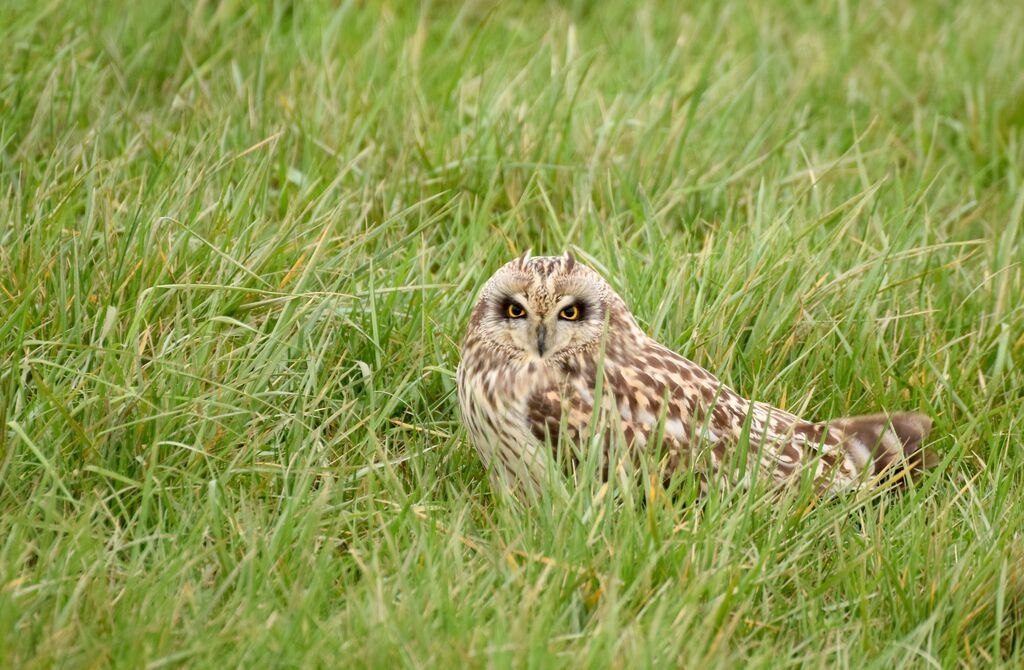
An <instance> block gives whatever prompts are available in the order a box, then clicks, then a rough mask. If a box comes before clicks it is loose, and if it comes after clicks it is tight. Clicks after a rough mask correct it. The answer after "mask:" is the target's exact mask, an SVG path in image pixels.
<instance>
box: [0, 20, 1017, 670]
mask: <svg viewBox="0 0 1024 670" xmlns="http://www.w3.org/2000/svg"><path fill="white" fill-rule="evenodd" d="M0 44H3V50H4V55H3V56H2V57H0V666H3V667H12V668H49V667H60V668H92V667H124V668H164V667H187V668H206V667H303V668H305V667H346V668H348V667H396V666H405V667H425V668H433V667H465V668H476V667H495V668H499V667H566V666H573V667H595V668H603V667H610V668H636V667H685V668H695V667H722V668H731V667H766V668H767V667H771V668H779V667H798V666H799V667H850V668H871V667H874V668H892V667H915V668H950V667H964V668H973V667H998V666H1003V667H1020V666H1021V665H1024V449H1022V440H1021V432H1022V430H1024V369H1022V364H1024V270H1022V260H1024V223H1022V219H1024V67H1022V64H1024V4H1022V3H1014V2H1001V1H997V2H985V1H982V0H965V1H963V2H958V3H952V2H937V1H935V2H932V1H929V2H911V1H910V0H892V1H888V2H884V1H882V0H862V1H857V0H834V1H833V0H818V1H812V2H795V1H794V2H773V1H770V0H754V1H753V2H739V1H737V0H724V1H723V2H706V3H682V2H667V1H665V2H660V1H656V0H636V1H631V0H607V1H605V2H593V3H591V2H554V1H553V0H552V1H543V0H523V1H522V2H515V3H499V2H492V1H489V0H479V1H477V2H467V3H465V4H462V3H456V2H450V1H446V0H436V1H434V2H424V3H417V2H402V1H398V0H391V1H388V2H385V1H381V2H373V1H370V0H365V1H354V0H330V1H329V0H309V1H304V2H292V1H289V0H272V1H268V2H256V3H250V2H242V1H241V0H220V1H219V2H217V1H203V0H199V1H198V2H186V1H185V0H149V1H147V2H138V3H125V2H113V1H110V0H100V1H98V2H88V3H86V2H78V3H75V2H68V1H66V0H64V1H62V0H34V1H30V0H5V1H4V2H3V3H2V4H0ZM528 247H529V248H532V250H533V253H534V254H535V255H539V254H544V253H551V254H554V253H562V251H564V250H566V249H571V250H573V251H574V252H575V253H576V255H577V257H578V258H579V259H580V260H581V262H586V263H588V264H589V265H591V266H592V267H594V268H595V269H598V270H599V271H600V272H602V274H604V275H605V276H606V277H607V278H608V280H609V281H610V282H611V283H612V285H613V286H614V287H615V288H616V290H617V291H618V292H619V293H620V294H621V295H622V296H623V297H624V298H625V299H626V301H627V302H628V303H629V304H630V305H631V307H632V309H633V311H634V313H635V314H636V315H637V317H638V319H639V321H640V323H641V324H642V326H643V327H644V328H645V329H646V330H647V331H648V332H649V333H651V334H653V335H654V336H655V337H657V338H658V339H660V340H661V341H663V342H665V343H666V344H667V345H670V346H672V347H673V348H675V349H676V350H677V351H680V352H681V353H683V354H684V355H686V356H688V357H689V358H691V359H693V360H694V361H696V362H698V363H700V364H701V365H703V366H704V367H706V368H708V369H709V370H711V371H712V372H714V373H715V374H717V375H718V376H719V377H720V378H722V379H723V380H724V381H725V382H726V383H728V384H729V385H730V386H732V387H733V388H736V389H737V390H738V391H739V392H741V393H742V394H744V395H746V396H747V397H756V398H758V399H762V400H766V401H769V402H772V403H774V404H776V405H778V406H781V407H784V408H786V409H788V410H790V411H794V412H797V413H800V414H802V415H806V416H808V417H814V418H818V419H825V418H828V417H832V416H840V415H849V414H859V413H868V412H873V411H877V410H899V409H912V410H921V411H926V412H928V413H929V414H930V415H931V416H933V417H934V419H935V427H934V429H933V436H932V438H931V439H930V445H931V447H932V448H933V450H934V451H935V452H936V453H937V454H939V456H940V458H941V464H940V467H939V468H938V469H937V470H935V471H934V472H932V473H931V474H929V475H928V476H926V477H924V478H922V479H921V480H919V481H916V482H914V483H913V484H912V485H911V486H910V487H909V488H908V489H907V490H906V491H904V492H902V493H893V492H884V493H879V494H866V495H856V496H848V497H843V498H839V499H835V500H824V501H813V500H809V499H808V497H807V496H806V495H803V494H801V495H793V496H784V497H781V498H780V497H777V496H773V495H771V493H770V492H768V491H766V490H765V489H764V488H759V487H756V486H755V487H753V488H751V489H749V490H745V491H743V490H731V491H712V492H711V494H710V495H709V496H708V498H707V499H706V500H704V501H702V502H700V503H699V504H693V501H689V502H687V501H685V500H679V499H677V498H675V497H672V496H666V495H661V494H660V493H659V492H658V491H657V490H651V491H644V490H640V489H636V488H634V487H629V486H624V485H623V484H622V483H621V482H620V481H617V480H612V481H609V482H608V485H607V486H605V485H603V483H602V482H601V481H599V480H598V479H596V478H595V477H594V476H593V475H592V474H588V473H586V472H580V473H577V475H576V476H575V477H574V478H573V480H572V481H570V482H569V484H570V486H569V491H570V494H571V497H570V499H569V500H568V502H566V503H565V504H558V505H555V504H541V505H537V506H535V507H533V508H531V509H523V508H522V507H521V506H519V505H517V504H516V503H515V502H514V501H512V500H509V499H508V498H507V497H506V496H504V495H502V494H501V492H500V491H496V490H495V489H493V488H492V486H491V483H490V481H489V479H488V476H487V473H486V472H485V470H484V469H483V467H482V466H481V464H480V462H479V459H478V458H477V456H476V454H475V453H474V452H473V450H472V448H471V447H470V446H469V443H468V442H467V439H466V434H465V431H464V429H463V428H462V426H461V424H460V421H459V417H458V411H457V401H456V398H455V395H454V393H453V391H454V384H455V379H454V371H455V368H456V366H457V364H458V346H459V341H460V338H461V337H462V333H463V331H464V327H465V322H466V319H467V316H468V313H469V310H470V308H471V306H472V302H473V299H474V296H475V293H476V291H477V289H478V288H479V286H480V285H481V284H482V282H483V281H484V280H485V279H486V278H487V277H488V276H489V275H490V274H491V273H492V272H493V271H494V270H495V269H496V268H497V267H498V266H499V265H500V264H501V263H503V262H505V261H506V260H508V259H510V258H512V257H514V256H515V255H518V253H520V252H521V251H522V250H524V249H526V248H528ZM548 502H549V503H550V501H548Z"/></svg>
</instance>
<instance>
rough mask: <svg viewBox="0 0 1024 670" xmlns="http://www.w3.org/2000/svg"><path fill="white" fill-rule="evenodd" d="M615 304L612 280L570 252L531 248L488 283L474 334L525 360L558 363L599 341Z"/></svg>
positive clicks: (473, 320)
mask: <svg viewBox="0 0 1024 670" xmlns="http://www.w3.org/2000/svg"><path fill="white" fill-rule="evenodd" d="M616 303H618V304H621V300H619V298H618V296H617V295H616V294H615V291H614V290H612V287H611V286H609V285H608V282H606V281H605V280H604V278H602V277H601V275H599V274H598V273H596V272H594V271H593V270H591V269H590V268H588V267H586V266H585V265H582V264H581V263H578V262H576V259H575V258H574V257H573V256H572V254H571V253H566V254H565V255H564V256H538V257H536V258H534V257H531V256H530V252H529V251H527V252H526V253H525V254H523V255H522V256H520V257H519V258H517V259H516V260H514V261H511V262H509V263H506V264H505V265H503V266H502V267H501V268H499V269H498V271H497V272H495V273H494V274H493V275H492V276H491V278H490V279H489V280H488V281H487V283H486V284H485V285H484V287H483V289H482V290H481V291H480V297H479V299H478V300H477V303H476V306H475V307H474V308H473V315H472V317H471V319H470V334H471V335H473V336H475V337H478V338H480V339H482V340H483V341H485V342H488V343H490V344H492V345H495V346H496V347H497V348H499V349H500V350H502V351H503V352H506V353H507V354H508V355H510V356H512V357H515V358H518V359H520V360H532V359H543V360H548V361H557V360H559V359H561V358H564V357H566V356H570V355H572V354H573V353H575V352H578V351H579V350H580V349H583V348H586V347H589V346H596V345H598V344H599V343H600V340H601V334H602V332H603V331H604V324H605V320H606V318H607V317H608V315H609V310H610V309H611V308H612V307H613V306H614V305H615V304H616Z"/></svg>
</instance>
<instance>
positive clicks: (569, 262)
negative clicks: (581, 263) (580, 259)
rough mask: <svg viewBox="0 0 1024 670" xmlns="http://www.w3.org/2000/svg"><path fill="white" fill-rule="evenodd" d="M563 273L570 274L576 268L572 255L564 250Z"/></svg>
mask: <svg viewBox="0 0 1024 670" xmlns="http://www.w3.org/2000/svg"><path fill="white" fill-rule="evenodd" d="M564 258H565V271H566V272H567V273H568V272H572V270H573V268H574V267H576V257H575V256H573V255H572V252H571V251H569V250H566V252H565V256H564Z"/></svg>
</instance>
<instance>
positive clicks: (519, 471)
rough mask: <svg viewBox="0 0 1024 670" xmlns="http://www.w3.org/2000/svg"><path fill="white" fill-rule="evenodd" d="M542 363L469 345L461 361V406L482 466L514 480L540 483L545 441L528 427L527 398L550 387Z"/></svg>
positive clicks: (459, 389) (534, 483)
mask: <svg viewBox="0 0 1024 670" xmlns="http://www.w3.org/2000/svg"><path fill="white" fill-rule="evenodd" d="M553 374H554V373H553V371H552V370H551V369H550V368H549V366H547V365H545V364H544V363H543V362H541V361H536V360H534V361H520V360H516V359H514V358H510V357H505V358H502V357H501V356H500V355H497V354H495V353H494V352H492V351H489V350H486V349H481V348H474V347H467V348H466V349H464V350H463V357H462V360H461V362H460V363H459V368H458V372H457V383H458V393H459V405H460V409H461V410H462V417H463V421H464V422H465V424H466V428H467V430H468V433H469V438H470V441H471V442H472V444H473V447H474V448H475V449H476V451H477V453H478V454H479V455H480V458H481V460H482V461H483V463H484V465H485V466H487V467H488V468H489V469H490V470H491V471H492V473H495V474H497V475H499V476H501V477H506V478H507V477H511V478H512V479H513V481H514V482H517V483H526V484H529V485H531V486H537V485H539V481H540V477H541V476H542V474H543V472H544V467H545V463H544V456H545V454H544V453H543V451H542V450H543V443H542V442H541V441H539V440H538V439H537V437H536V435H535V434H534V431H532V430H531V426H530V399H531V398H532V397H535V396H536V395H537V393H538V391H542V390H544V389H546V388H548V387H550V386H551V385H552V384H553V380H552V375H553Z"/></svg>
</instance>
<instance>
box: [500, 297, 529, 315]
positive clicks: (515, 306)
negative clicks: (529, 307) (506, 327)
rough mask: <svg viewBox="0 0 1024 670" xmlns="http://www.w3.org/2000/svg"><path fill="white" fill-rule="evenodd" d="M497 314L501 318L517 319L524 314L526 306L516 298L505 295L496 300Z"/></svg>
mask: <svg viewBox="0 0 1024 670" xmlns="http://www.w3.org/2000/svg"><path fill="white" fill-rule="evenodd" d="M498 316H499V317H501V318H503V319H519V318H522V317H523V316H526V308H525V307H523V306H522V304H520V302H519V301H518V300H515V299H514V298H511V297H508V296H506V297H504V298H503V299H501V300H499V301H498Z"/></svg>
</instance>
